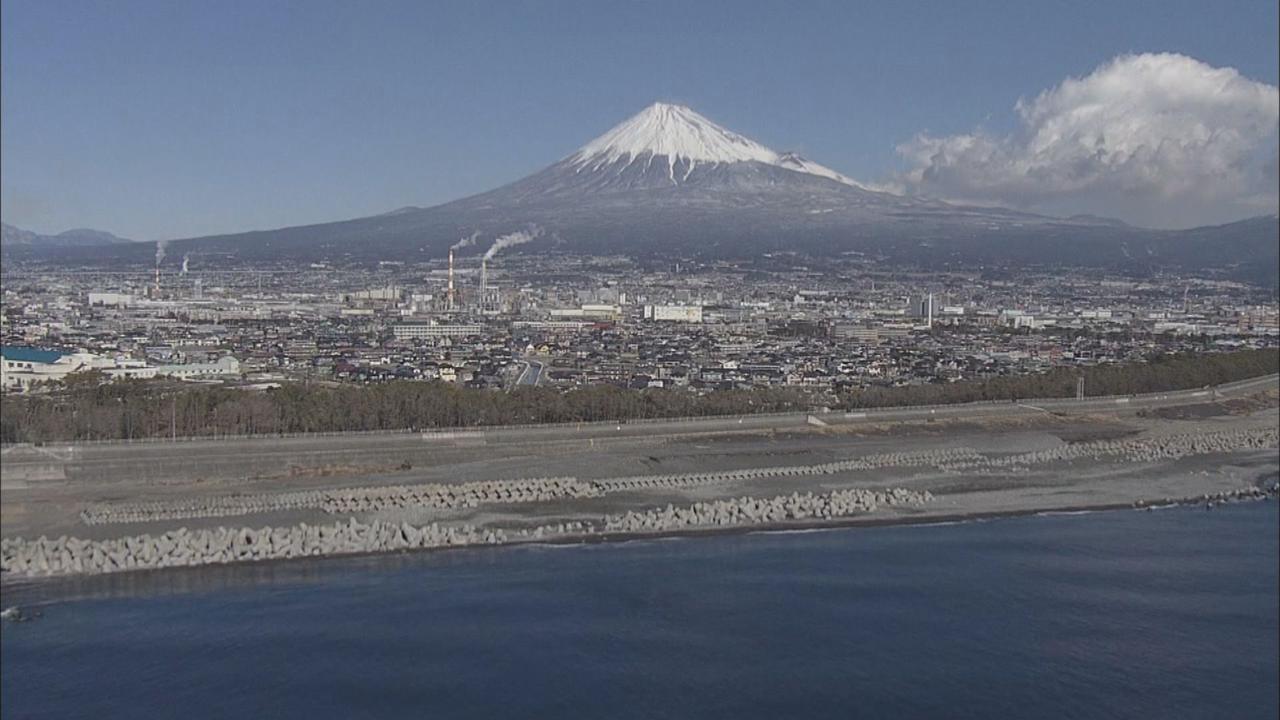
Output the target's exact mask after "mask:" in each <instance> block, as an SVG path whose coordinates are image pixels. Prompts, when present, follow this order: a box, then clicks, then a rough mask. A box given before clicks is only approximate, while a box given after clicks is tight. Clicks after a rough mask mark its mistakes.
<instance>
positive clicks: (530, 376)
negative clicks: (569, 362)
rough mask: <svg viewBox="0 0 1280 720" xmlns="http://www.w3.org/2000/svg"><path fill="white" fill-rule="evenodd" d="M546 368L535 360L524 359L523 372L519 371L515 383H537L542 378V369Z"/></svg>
mask: <svg viewBox="0 0 1280 720" xmlns="http://www.w3.org/2000/svg"><path fill="white" fill-rule="evenodd" d="M545 368H546V366H545V365H543V364H542V363H541V362H539V361H537V360H525V361H524V372H521V373H520V378H519V379H517V380H516V384H517V385H537V384H538V382H539V381H541V380H542V371H543V370H544V369H545Z"/></svg>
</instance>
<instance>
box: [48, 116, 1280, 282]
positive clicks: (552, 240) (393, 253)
mask: <svg viewBox="0 0 1280 720" xmlns="http://www.w3.org/2000/svg"><path fill="white" fill-rule="evenodd" d="M530 227H536V228H538V230H539V231H540V232H539V233H538V234H537V237H536V239H533V240H532V241H530V242H527V243H523V244H521V245H520V246H519V249H516V250H512V251H511V252H524V253H534V252H548V251H562V252H572V253H578V254H614V253H620V254H627V255H632V256H645V255H653V254H662V255H682V256H686V257H699V258H704V259H725V258H733V259H745V258H751V257H757V256H759V255H761V254H762V253H765V252H776V251H797V252H802V253H808V254H813V255H831V254H838V253H847V252H858V253H862V254H864V255H866V256H868V257H872V258H876V259H879V260H880V261H882V262H885V263H890V264H911V265H914V266H922V267H934V268H946V267H957V266H969V267H973V266H983V267H986V266H997V267H1017V266H1024V267H1025V266H1076V267H1080V266H1084V267H1097V268H1107V269H1113V270H1114V269H1122V270H1126V271H1136V272H1151V271H1155V270H1160V269H1171V270H1172V269H1177V270H1184V271H1188V270H1195V271H1202V270H1206V269H1217V270H1220V271H1221V272H1222V273H1224V274H1226V275H1227V276H1230V277H1238V278H1243V279H1249V280H1251V281H1256V282H1261V283H1263V284H1274V283H1275V279H1276V277H1277V276H1278V275H1280V269H1277V267H1276V265H1277V263H1276V235H1277V221H1276V218H1275V216H1263V217H1260V218H1253V219H1249V220H1244V221H1241V222H1238V223H1231V224H1228V225H1223V226H1217V227H1208V228H1196V229H1193V230H1185V231H1162V230H1150V229H1145V228H1137V227H1132V226H1129V225H1126V224H1124V223H1122V222H1120V221H1116V220H1111V219H1108V218H1098V217H1094V216H1089V215H1079V216H1075V217H1071V218H1055V217H1048V216H1044V215H1038V214H1035V213H1030V212H1023V211H1019V210H1011V209H1007V208H1000V207H979V206H964V205H957V204H952V203H948V202H944V201H941V200H934V199H928V198H921V197H914V196H904V195H897V194H893V193H890V192H885V191H883V190H880V189H878V188H875V187H874V186H871V185H868V184H865V183H860V182H858V181H856V180H853V179H851V178H849V177H847V176H845V175H843V174H841V173H839V172H837V171H835V170H832V169H830V168H828V167H825V166H823V165H821V164H819V163H817V162H814V161H812V160H808V159H806V158H803V157H800V156H799V155H796V154H795V153H785V152H777V151H775V150H772V149H770V148H768V147H766V146H765V145H762V144H761V143H758V142H756V141H754V140H751V139H749V138H747V137H745V136H742V135H740V134H738V133H735V132H733V131H731V130H728V129H726V128H724V127H722V126H720V125H718V124H716V123H714V122H712V121H711V120H708V119H707V118H705V117H703V116H702V115H700V114H698V113H697V112H695V111H693V110H691V109H690V108H687V107H683V106H679V105H671V104H667V103H656V104H654V105H651V106H650V107H648V108H646V109H645V110H643V111H641V112H640V113H638V114H637V115H635V116H633V117H632V118H630V119H628V120H626V121H625V122H623V123H620V124H619V125H617V126H615V127H613V128H611V129H610V130H608V131H607V132H605V133H604V134H603V135H600V136H599V137H597V138H595V139H594V140H592V141H590V142H588V143H586V144H585V145H583V146H582V147H580V148H579V149H578V150H576V151H574V152H573V153H571V154H569V155H567V156H566V157H564V158H562V159H561V160H559V161H558V162H555V163H553V164H551V165H549V166H548V167H546V168H544V169H543V170H541V171H538V172H536V173H534V174H533V175H530V176H528V177H525V178H522V179H520V180H516V181H515V182H512V183H509V184H507V185H504V186H502V187H499V188H496V189H494V190H490V191H488V192H483V193H480V194H477V195H473V196H470V197H465V198H461V199H459V200H455V201H452V202H448V203H444V204H442V205H437V206H434V207H428V208H418V207H413V206H409V207H404V208H400V209H398V210H393V211H391V212H387V213H383V214H380V215H374V216H371V217H364V218H357V219H353V220H346V221H341V222H333V223H323V224H317V225H307V226H298V227H286V228H279V229H275V230H261V231H254V232H245V233H236V234H229V235H217V236H209V237H201V238H189V239H183V240H174V241H172V243H171V245H170V251H171V252H176V253H189V252H190V253H197V254H205V255H209V256H218V257H220V258H222V259H223V260H224V261H230V262H260V261H272V260H280V259H289V260H291V261H303V260H321V259H326V260H339V261H342V260H346V261H355V262H371V261H377V260H421V259H427V258H434V257H442V256H444V255H445V254H446V253H447V252H448V250H449V248H450V247H453V246H454V245H456V244H458V241H459V240H460V239H461V238H468V237H472V236H474V237H475V241H474V242H473V243H468V244H467V245H465V246H463V247H460V248H459V252H461V253H484V252H486V251H488V250H489V249H491V248H492V247H493V246H494V245H495V243H497V241H498V238H499V237H502V236H504V235H507V234H509V233H513V232H517V231H521V230H525V229H528V228H530ZM148 248H150V249H148ZM153 249H154V246H152V245H151V244H149V243H147V244H141V247H139V246H138V245H128V246H108V247H99V248H69V249H64V250H61V251H59V252H60V253H61V255H62V256H63V257H65V258H66V259H67V260H68V261H90V260H95V259H96V260H99V261H101V260H108V261H111V260H114V261H120V262H147V261H149V260H150V254H151V251H152V250H153Z"/></svg>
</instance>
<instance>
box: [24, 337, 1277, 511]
mask: <svg viewBox="0 0 1280 720" xmlns="http://www.w3.org/2000/svg"><path fill="white" fill-rule="evenodd" d="M530 364H531V365H532V361H531V363H530ZM529 372H532V371H529ZM526 374H528V373H526ZM523 377H524V376H522V378H523ZM1268 388H1280V376H1277V375H1272V376H1268V377H1264V378H1257V379H1253V380H1246V381H1242V382H1238V383H1231V384H1229V385H1223V386H1220V387H1217V388H1211V389H1202V390H1183V391H1176V392H1168V393H1155V394H1150V395H1141V396H1133V397H1120V398H1116V397H1110V398H1089V399H1085V400H1071V399H1055V400H1027V401H1021V402H1016V403H1015V402H996V403H972V404H965V405H948V406H936V407H900V408H878V409H867V410H861V411H855V412H843V411H838V412H825V413H783V414H776V415H747V416H740V417H738V416H733V417H714V418H697V419H688V420H660V421H652V422H636V421H632V422H606V423H580V424H575V423H569V424H561V425H544V426H532V427H530V426H524V427H521V426H511V427H500V428H475V429H454V430H440V431H428V432H399V433H343V434H332V435H305V436H298V437H274V436H260V437H253V438H235V439H222V440H218V439H203V440H201V439H197V440H189V441H185V440H184V441H178V442H137V443H126V442H109V443H83V444H50V445H46V446H44V447H32V446H26V445H17V446H8V447H5V448H4V449H3V450H2V451H0V452H2V453H3V460H4V473H3V481H2V484H3V486H4V487H6V488H17V487H24V486H30V485H31V484H34V483H39V482H50V481H52V482H59V481H68V480H70V481H79V480H84V481H88V480H102V481H108V482H109V481H111V480H127V479H139V480H144V481H146V480H156V481H166V482H167V481H178V482H183V481H191V480H196V479H199V478H204V479H214V478H218V477H250V476H254V475H261V474H264V473H270V472H282V471H283V472H288V471H289V469H290V468H293V467H295V466H315V465H323V464H333V465H369V466H376V465H378V464H379V463H384V464H385V463H388V462H391V461H393V460H394V461H399V460H400V459H402V458H403V459H406V460H411V461H412V463H413V465H414V466H415V467H418V466H421V465H426V464H430V462H431V460H430V458H431V457H432V456H433V454H434V453H435V451H437V450H441V449H446V448H452V449H459V450H465V449H466V448H471V447H474V448H476V450H477V451H479V452H481V453H483V450H482V448H483V447H484V446H493V445H506V444H515V445H519V444H544V443H551V442H574V441H583V442H585V441H597V440H607V439H628V438H631V439H644V438H654V437H661V436H677V435H691V434H702V433H723V432H735V431H759V430H800V429H803V428H805V427H808V426H812V425H850V424H858V423H877V422H890V421H919V420H928V419H942V418H946V419H965V418H973V419H986V418H1003V417H1019V416H1032V415H1039V414H1044V413H1062V414H1082V413H1099V412H1114V411H1121V412H1132V411H1134V410H1140V409H1152V408H1158V407H1166V406H1174V405H1186V404H1193V403H1197V402H1209V401H1211V400H1214V399H1225V398H1232V397H1243V396H1247V395H1251V394H1253V393H1256V392H1259V391H1262V390H1266V389H1268Z"/></svg>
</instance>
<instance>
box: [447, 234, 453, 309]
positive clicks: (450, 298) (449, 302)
mask: <svg viewBox="0 0 1280 720" xmlns="http://www.w3.org/2000/svg"><path fill="white" fill-rule="evenodd" d="M446 303H447V305H448V308H449V309H450V310H452V309H453V248H449V292H448V293H447V294H446Z"/></svg>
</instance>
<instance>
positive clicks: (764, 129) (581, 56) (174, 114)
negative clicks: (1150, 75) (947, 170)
mask: <svg viewBox="0 0 1280 720" xmlns="http://www.w3.org/2000/svg"><path fill="white" fill-rule="evenodd" d="M0 8H2V9H0V33H2V37H0V40H2V44H0V53H2V58H0V73H2V76H0V96H2V97H0V103H2V105H0V111H2V112H3V128H2V135H0V139H2V150H3V153H2V155H0V157H2V159H0V191H2V193H3V196H2V201H3V205H2V206H0V207H2V209H3V216H4V220H5V222H8V223H11V224H15V225H18V226H21V227H26V228H29V229H34V230H37V231H41V232H54V231H60V230H64V229H67V228H70V227H95V228H100V229H105V230H110V231H112V232H115V233H117V234H120V235H124V236H128V237H133V238H136V239H158V238H174V237H186V236H192V235H201V234H209V233H217V232H231V231H239V230H248V229H256V228H268V227H279V226H285V225H298V224H306V223H313V222H322V221H328V220H340V219H346V218H351V217H357V216H361V215H368V214H373V213H378V212H383V211H387V210H391V209H394V208H396V207H400V206H404V205H411V204H412V205H424V206H425V205H431V204H436V203H439V202H444V201H447V200H450V199H454V198H458V197H462V196H465V195H468V194H471V193H474V192H478V191H482V190H486V189H489V188H492V187H495V186H497V185H500V184H502V183H505V182H508V181H510V180H514V179H516V178H518V177H520V176H522V175H525V174H528V173H530V172H532V171H534V170H537V169H539V168H541V167H543V166H545V165H547V164H549V163H551V162H553V161H555V160H556V159H558V158H560V157H562V156H564V155H566V154H568V153H570V152H572V151H573V150H574V149H575V148H576V147H578V146H579V145H581V144H583V143H585V142H586V141H588V140H589V139H591V138H592V137H594V136H596V135H598V134H600V133H602V132H603V131H605V130H607V129H608V128H609V127H611V126H612V125H614V124H616V123H618V122H620V121H622V120H623V119H625V118H626V117H628V116H629V115H631V114H633V113H635V112H637V111H639V110H640V109H642V108H643V107H644V106H646V105H647V104H649V103H651V102H653V101H654V100H667V101H674V102H681V103H685V104H688V105H690V106H692V107H693V108H694V109H696V110H698V111H699V112H701V113H702V114H704V115H707V116H708V117H710V118H712V119H713V120H716V121H717V122H719V123H721V124H723V125H725V126H727V127H729V128H731V129H733V130H736V131H738V132H740V133H742V134H745V135H747V136H749V137H752V138H754V139H756V140H759V141H760V142H763V143H764V144H766V145H769V146H771V147H774V148H776V149H779V150H786V149H793V150H800V151H801V152H803V153H804V154H805V155H807V156H808V157H810V158H812V159H815V160H817V161H819V162H821V163H823V164H825V165H828V166H830V167H833V168H835V169H837V170H839V171H841V172H844V173H846V174H848V175H851V176H853V177H856V178H859V179H864V180H873V181H875V180H884V179H886V178H895V177H908V176H907V175H903V173H909V172H910V171H911V170H913V169H915V170H917V171H919V170H921V167H920V163H922V162H927V161H922V160H920V159H919V158H918V157H917V158H914V159H913V158H912V157H909V156H908V155H907V154H904V153H903V152H900V151H899V150H898V149H897V148H898V147H899V146H900V145H903V144H904V143H905V144H910V143H912V140H913V138H916V137H918V136H919V135H920V134H922V133H923V134H925V135H927V136H928V137H929V138H942V139H946V138H952V137H967V136H970V135H972V134H974V133H978V134H988V135H991V136H995V137H1003V136H1006V135H1009V134H1017V133H1018V132H1019V123H1020V120H1019V117H1018V115H1017V114H1016V113H1015V111H1014V104H1015V103H1016V102H1017V101H1018V99H1019V98H1028V99H1031V98H1035V97H1036V96H1037V95H1038V94H1039V93H1041V92H1043V91H1046V90H1049V89H1051V88H1054V87H1056V86H1058V84H1059V83H1061V82H1063V80H1064V79H1066V78H1068V77H1081V76H1085V75H1088V74H1089V73H1091V72H1093V71H1094V70H1095V69H1096V68H1098V67H1099V66H1102V65H1103V64H1105V63H1107V62H1109V61H1111V60H1112V59H1113V58H1115V57H1117V56H1119V55H1123V54H1125V53H1147V52H1171V53H1179V54H1183V55H1186V56H1189V57H1191V58H1194V59H1195V60H1197V61H1199V62H1201V63H1204V64H1205V65H1206V66H1208V67H1211V68H1234V69H1235V70H1238V71H1239V73H1240V74H1241V75H1242V76H1243V77H1244V78H1247V79H1249V80H1250V81H1256V82H1257V83H1261V84H1262V85H1263V86H1264V93H1263V101H1264V105H1265V104H1266V103H1268V102H1269V99H1268V98H1269V97H1270V96H1269V95H1267V94H1266V92H1265V86H1268V85H1269V86H1275V85H1276V84H1277V63H1278V57H1280V51H1278V49H1277V34H1276V31H1275V28H1276V26H1277V21H1278V18H1277V3H1276V2H1275V1H1274V0H1261V1H1252V2H1214V3H1209V2H1197V3H1189V2H1175V1H1170V0H1161V1H1159V2H1128V3H1113V2H1079V1H1077V2H1049V1H1044V2H1030V3H1028V2H1008V3H1000V2H980V1H975V2H966V3H951V2H938V3H883V2H875V3H856V2H848V1H845V2H829V3H828V2H818V1H816V0H815V1H809V2H802V3H795V2H777V3H771V2H733V3H729V2H725V3H719V2H671V3H665V2H625V3H615V2H604V1H598V2H554V1H544V2H474V3H472V2H466V3H464V2H458V3H431V2H359V3H356V2H350V1H346V2H325V1H323V0H306V1H305V2H294V3H289V2H281V1H278V0H257V1H254V2H236V1H233V0H222V1H220V2H214V3H207V2H174V1H172V0H169V1H166V2H143V1H140V0H118V1H116V2H79V1H77V2H67V1H63V0H5V2H4V3H3V6H0ZM1268 113H1269V111H1268V110H1267V108H1266V107H1263V109H1262V114H1263V116H1264V117H1263V119H1262V121H1261V122H1262V124H1263V127H1262V129H1261V130H1260V131H1257V132H1260V133H1261V134H1262V136H1263V137H1261V139H1260V140H1258V141H1257V142H1256V143H1254V144H1253V145H1250V146H1248V147H1247V148H1244V149H1243V150H1240V149H1238V148H1237V150H1238V151H1239V152H1245V153H1246V154H1247V153H1253V154H1255V155H1256V154H1257V153H1258V152H1259V150H1258V148H1259V147H1261V151H1260V152H1262V153H1263V154H1264V155H1265V154H1266V153H1267V152H1270V150H1269V149H1268V148H1269V146H1268V145H1267V143H1269V142H1270V140H1269V139H1268V138H1269V137H1270V136H1271V135H1272V134H1274V133H1273V131H1272V130H1270V129H1268V126H1267V123H1269V122H1271V121H1270V119H1269V118H1270V116H1269V114H1268ZM1256 114H1257V113H1254V114H1253V115H1250V116H1249V117H1251V118H1253V117H1254V116H1256ZM1241 122H1248V123H1251V124H1250V125H1249V127H1253V126H1254V125H1256V124H1257V123H1256V122H1254V120H1247V121H1246V120H1242V121H1241ZM1258 143H1261V145H1258ZM925 145H926V146H928V147H934V146H933V145H928V143H926V144H925ZM919 146H920V145H919V144H917V145H916V146H915V147H919ZM1255 146H1256V147H1255ZM956 162H958V163H964V162H973V161H972V160H971V159H969V160H966V159H964V158H962V157H959V156H957V159H956ZM984 162H986V161H984ZM1261 162H1263V163H1264V164H1265V162H1266V160H1265V158H1264V160H1263V161H1261ZM1268 167H1269V166H1268ZM1263 172H1264V175H1263V176H1262V177H1264V181H1263V186H1262V192H1263V194H1264V195H1266V194H1267V193H1268V192H1269V186H1268V184H1267V183H1269V180H1267V179H1266V178H1269V175H1266V174H1265V173H1266V172H1270V170H1268V169H1267V168H1264V169H1263ZM925 175H928V176H934V175H936V174H934V173H926V174H924V175H922V176H921V178H919V179H918V183H920V186H919V188H918V189H919V190H921V191H931V192H933V193H935V194H939V195H942V196H946V195H949V194H956V193H961V194H967V195H973V194H975V193H977V194H983V193H986V194H989V195H990V196H991V200H992V201H997V202H1004V201H1017V202H1020V203H1023V204H1024V205H1028V206H1030V207H1034V208H1041V209H1045V208H1048V209H1050V210H1054V211H1063V212H1065V211H1068V210H1073V211H1074V210H1080V209H1085V210H1089V209H1094V208H1092V207H1091V205H1090V203H1091V202H1093V201H1091V200H1089V197H1093V196H1088V195H1085V196H1080V197H1076V196H1072V198H1073V199H1071V200H1070V202H1066V201H1064V202H1063V203H1057V201H1056V200H1055V198H1053V197H1051V196H1049V195H1048V194H1046V192H1041V191H1039V190H1037V191H1033V192H1028V191H1026V188H1018V189H1015V190H1009V189H1008V188H1007V185H1008V183H1002V184H998V187H997V186H996V185H992V184H988V185H983V186H981V187H977V185H979V184H978V183H975V182H974V181H972V178H971V177H969V176H966V178H965V179H964V182H957V183H955V184H953V185H936V184H935V185H928V184H927V181H926V180H925V179H923V178H924V176H925ZM1242 182H1243V181H1242ZM1255 184H1256V183H1255ZM1248 190H1249V192H1251V193H1255V194H1256V192H1255V191H1257V190H1258V188H1257V187H1251V188H1248ZM1241 192H1244V191H1243V190H1242V191H1241ZM1001 193H1004V194H1001ZM1239 194H1240V193H1237V195H1239ZM1237 200H1239V198H1238V197H1237V198H1235V199H1234V200H1233V201H1232V202H1236V201H1237ZM1267 202H1269V200H1268V198H1267V197H1263V198H1262V201H1261V207H1263V209H1266V205H1267ZM1058 204H1061V205H1062V207H1057V205H1058ZM1095 204H1096V203H1095ZM1236 204H1237V205H1238V204H1239V203H1238V202H1237V203H1236ZM1241 207H1243V206H1241ZM1235 208H1236V205H1232V206H1231V208H1228V209H1224V208H1219V209H1218V211H1216V212H1218V214H1223V213H1230V212H1235V211H1236V210H1235ZM1099 209H1101V210H1108V209H1109V208H1106V207H1101V208H1099ZM1239 214H1240V215H1241V216H1243V215H1245V214H1248V213H1246V212H1243V211H1240V212H1239ZM1211 215H1213V213H1208V214H1205V215H1204V217H1205V218H1207V219H1217V218H1216V216H1214V217H1210V216H1211ZM1127 219H1128V218H1127ZM1137 219H1138V220H1142V219H1143V218H1137ZM1198 219H1200V217H1199V216H1196V217H1189V218H1188V219H1187V220H1186V221H1184V222H1181V223H1178V222H1170V223H1165V224H1175V225H1176V224H1189V223H1191V222H1193V221H1194V220H1198ZM1147 224H1161V223H1159V222H1158V221H1154V222H1150V223H1147Z"/></svg>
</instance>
